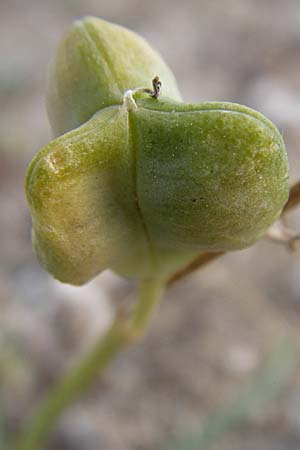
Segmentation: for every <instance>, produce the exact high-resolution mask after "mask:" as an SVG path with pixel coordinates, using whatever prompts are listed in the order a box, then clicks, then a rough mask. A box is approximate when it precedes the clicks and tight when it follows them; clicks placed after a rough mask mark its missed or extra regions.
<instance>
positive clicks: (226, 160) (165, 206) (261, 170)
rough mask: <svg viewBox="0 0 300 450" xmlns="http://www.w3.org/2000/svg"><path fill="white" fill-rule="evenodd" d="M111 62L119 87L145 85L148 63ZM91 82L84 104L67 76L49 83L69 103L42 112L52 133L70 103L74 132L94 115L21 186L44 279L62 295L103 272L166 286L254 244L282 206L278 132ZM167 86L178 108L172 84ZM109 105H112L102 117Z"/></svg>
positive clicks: (220, 110) (254, 121)
mask: <svg viewBox="0 0 300 450" xmlns="http://www.w3.org/2000/svg"><path fill="white" fill-rule="evenodd" d="M91 20H92V19H88V21H91ZM93 20H94V19H93ZM80 23H81V22H80ZM101 23H102V25H103V23H104V22H103V21H101ZM110 27H111V25H109V26H108V29H109V30H111V28H110ZM104 28H105V27H104ZM120 30H121V31H120V33H121V34H122V33H125V34H126V32H124V31H123V29H120ZM128 33H129V32H128ZM122 35H123V34H122ZM67 36H68V34H67ZM76 36H77V31H76V32H75V37H76ZM134 36H135V35H134ZM74 39H75V38H74ZM74 42H75V43H74V45H75V47H76V48H77V47H78V43H77V41H76V39H75V40H74ZM83 42H85V41H83ZM116 42H119V41H118V40H116ZM133 42H134V43H133V45H135V43H136V41H135V39H134V41H133ZM68 45H69V46H70V48H69V47H68V48H69V49H68V51H67V53H66V55H65V56H67V54H68V52H70V55H71V56H72V54H73V53H72V39H71V40H70V42H69V44H68ZM118 45H121V44H120V43H118V44H116V46H117V47H116V48H114V51H115V54H116V55H118V54H119V48H118ZM143 45H146V44H144V43H143ZM61 48H63V52H65V51H66V50H65V49H66V46H65V43H64V44H63V45H62V47H61ZM76 51H77V50H76ZM75 53H76V52H75ZM121 53H122V52H121ZM84 55H85V58H86V57H87V55H88V52H87V50H86V49H85V50H84ZM116 58H117V57H116ZM158 58H159V57H158ZM91 59H93V51H92V56H91ZM72 61H73V60H72ZM119 62H120V61H118V60H116V61H115V67H119V70H120V72H118V77H119V78H120V80H122V79H123V76H124V79H126V80H129V81H130V74H134V73H135V72H137V73H140V72H141V73H142V77H144V76H146V75H145V74H146V72H147V70H148V66H147V62H145V66H143V64H142V66H140V62H138V63H137V66H136V67H137V68H138V69H133V68H132V67H131V65H132V64H133V63H135V62H134V60H132V61H130V65H129V66H127V67H126V66H125V62H124V64H123V63H122V65H120V64H119ZM161 64H162V66H161V67H163V66H164V63H163V62H162V63H161ZM62 67H64V66H62ZM67 67H68V66H67ZM91 67H93V66H91ZM143 67H145V72H143V70H144V69H143ZM165 67H166V66H165ZM59 69H61V68H60V67H59ZM97 70H99V71H100V75H99V74H95V79H93V77H92V75H93V73H92V70H91V72H90V76H91V79H92V82H91V86H89V84H88V83H89V79H88V78H85V77H84V76H83V77H82V78H81V80H82V83H83V84H84V85H85V86H86V87H85V90H86V92H88V95H87V101H85V100H84V99H85V96H84V95H83V93H82V92H79V93H77V91H76V89H75V87H76V86H77V85H76V84H74V83H73V81H74V80H73V78H72V77H71V75H70V85H69V84H68V83H66V80H67V79H68V77H67V76H66V74H65V73H63V75H60V76H61V77H62V78H60V76H59V77H58V78H57V79H56V82H59V80H61V83H62V86H65V89H66V92H67V93H68V95H65V96H64V95H62V96H60V97H59V102H58V98H56V97H55V96H54V101H53V105H54V106H53V105H52V106H53V110H52V111H53V117H54V119H52V121H53V120H56V118H59V119H60V120H61V124H62V128H65V126H66V124H67V123H68V127H69V126H70V127H71V126H72V123H73V122H72V120H73V119H72V112H73V109H72V107H70V104H69V100H68V99H69V97H68V96H69V95H70V98H72V99H74V101H75V106H76V107H74V108H75V109H74V117H75V119H74V123H77V122H76V121H79V123H82V122H84V119H83V117H87V116H88V115H89V114H90V113H91V111H93V108H94V107H96V106H97V105H98V103H97V101H98V100H99V99H100V98H102V101H103V102H104V103H103V104H100V107H99V111H98V112H96V113H95V114H94V115H93V116H92V117H91V118H90V119H89V120H88V121H86V122H85V123H83V124H82V125H81V126H79V127H78V128H75V129H73V130H71V131H69V132H67V133H65V134H64V135H62V136H61V137H58V138H57V139H55V140H54V141H52V142H50V144H48V145H47V146H46V147H45V148H44V149H42V150H41V151H40V152H39V153H38V154H37V155H36V157H35V158H34V160H33V161H32V163H31V165H30V167H29V169H28V172H27V175H26V194H27V199H28V204H29V207H30V211H31V214H32V221H33V240H34V246H35V249H36V252H37V254H38V257H39V259H40V261H41V262H42V264H43V265H44V266H45V268H46V269H47V270H48V271H49V272H50V273H51V274H52V275H54V277H56V278H58V279H59V280H61V281H63V282H67V283H71V284H83V283H85V282H87V281H88V280H90V279H91V278H93V277H94V276H95V275H97V274H98V273H99V272H101V271H102V270H104V269H107V268H109V269H112V270H114V271H116V272H118V273H120V274H122V275H125V276H128V277H132V278H138V279H147V278H153V277H164V276H167V275H168V274H170V273H172V272H173V271H174V270H177V269H178V268H180V267H181V266H182V265H184V264H186V263H187V262H189V261H190V260H192V259H193V258H194V257H195V256H196V255H197V254H198V253H199V252H203V251H231V250H239V249H242V248H245V247H248V246H250V245H252V244H253V243H254V242H255V241H256V240H258V239H259V238H260V237H261V236H262V235H263V234H264V233H265V232H266V231H267V229H268V228H269V227H270V225H272V223H273V222H274V221H275V220H276V219H277V218H278V216H279V215H280V212H281V210H282V208H283V206H284V204H285V202H286V201H287V198H288V192H289V169H288V161H287V154H286V151H285V147H284V143H283V140H282V138H281V135H280V133H279V131H278V130H277V128H276V127H275V126H274V125H273V124H272V123H271V122H270V121H269V120H268V119H266V118H265V117H264V116H263V115H261V114H260V113H258V112H256V111H253V110H251V109H249V108H246V107H244V106H241V105H238V104H232V103H222V102H206V103H201V104H199V105H192V104H184V103H179V102H176V101H174V100H170V99H167V98H158V99H155V98H150V97H149V95H147V94H143V93H140V92H138V93H136V92H126V93H124V92H123V94H122V96H121V97H119V96H120V95H121V94H120V93H119V92H118V93H117V94H116V97H113V96H114V95H115V94H114V92H115V91H114V87H113V86H114V84H111V83H110V81H109V80H106V81H103V80H105V77H104V75H105V73H104V75H103V73H102V72H101V67H100V66H99V67H97ZM104 72H105V71H104ZM77 73H79V74H80V73H81V72H80V71H79V72H77ZM124 74H125V75H124ZM126 74H127V75H126ZM157 74H158V75H161V74H160V73H159V72H157ZM151 76H152V74H151ZM97 77H100V78H97ZM126 77H127V78H126ZM79 78H80V77H79ZM161 78H162V77H161ZM96 79H98V80H101V82H100V81H99V86H98V87H97V83H96V81H95V80H96ZM72 80H73V81H72ZM132 80H134V76H133V78H132ZM150 80H151V78H150ZM167 80H168V81H166V82H164V80H163V79H162V81H163V89H164V92H165V91H167V92H168V88H167V85H168V82H169V81H170V78H168V77H167ZM171 80H172V77H171ZM141 83H142V82H141ZM125 84H126V86H127V84H129V82H128V83H127V81H126V83H125ZM144 84H145V87H148V86H149V84H151V83H148V82H147V83H144ZM139 85H140V83H139V82H138V83H137V86H139ZM132 86H133V85H132ZM137 86H133V87H134V88H135V87H137ZM170 86H171V94H172V96H173V97H176V95H177V94H176V92H177V91H176V84H175V82H174V83H173V82H172V81H171V84H170ZM68 89H69V90H68ZM79 89H80V86H79ZM89 89H91V90H90V91H89ZM62 92H64V91H62ZM92 92H94V97H95V99H98V100H97V101H96V102H95V103H93V101H92V100H93V98H92V96H91V93H92ZM169 93H170V92H169ZM171 94H170V95H171ZM110 96H111V97H110ZM109 98H114V100H113V102H116V104H115V103H114V104H113V105H112V106H108V105H109V103H107V104H106V103H105V102H108V101H109V100H108V99H109ZM103 99H105V101H104V100H103ZM81 102H82V105H81ZM101 105H102V106H101ZM104 106H105V107H104ZM55 111H56V112H55ZM79 113H82V117H81V118H80V119H79V116H80V114H79ZM56 115H57V116H56ZM71 119H72V120H71ZM59 122H60V121H59V120H58V125H59Z"/></svg>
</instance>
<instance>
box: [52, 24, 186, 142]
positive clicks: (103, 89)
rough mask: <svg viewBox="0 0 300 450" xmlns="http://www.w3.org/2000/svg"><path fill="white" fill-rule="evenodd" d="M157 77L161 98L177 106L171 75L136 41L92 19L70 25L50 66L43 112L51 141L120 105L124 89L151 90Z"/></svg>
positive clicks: (128, 33)
mask: <svg viewBox="0 0 300 450" xmlns="http://www.w3.org/2000/svg"><path fill="white" fill-rule="evenodd" d="M157 74H159V76H160V77H161V79H162V80H164V95H165V96H167V97H170V98H172V99H174V100H181V97H180V94H179V91H178V88H177V84H176V80H175V78H174V75H173V74H172V72H171V70H170V69H169V67H168V66H167V64H166V63H165V62H164V60H163V59H162V57H161V56H160V55H159V54H158V53H157V52H156V51H155V50H153V49H152V48H151V47H150V45H149V44H148V43H147V42H146V41H145V40H144V39H143V38H142V37H140V36H139V35H137V34H136V33H134V32H132V31H129V30H127V29H126V28H124V27H121V26H119V25H115V24H111V23H109V22H106V21H104V20H101V19H98V18H95V17H86V18H84V19H82V20H78V21H76V22H75V23H74V24H73V25H72V26H71V28H70V29H69V30H68V31H67V32H66V34H65V36H64V38H63V39H62V41H61V42H60V44H59V46H58V49H57V51H56V54H55V56H54V58H53V61H52V62H51V64H50V70H49V80H48V92H47V110H48V116H49V120H50V124H51V127H52V130H53V133H54V135H55V136H60V135H61V134H63V133H65V132H66V131H69V130H72V129H73V128H76V127H78V126H79V125H82V124H83V123H84V122H86V121H87V120H88V119H89V118H90V117H91V116H92V115H93V114H94V113H95V112H97V111H99V109H102V108H105V107H107V106H111V105H119V104H121V103H122V98H123V94H124V92H125V91H126V90H128V89H135V88H137V87H139V86H142V87H149V88H151V80H152V79H153V78H154V77H155V76H156V75H157Z"/></svg>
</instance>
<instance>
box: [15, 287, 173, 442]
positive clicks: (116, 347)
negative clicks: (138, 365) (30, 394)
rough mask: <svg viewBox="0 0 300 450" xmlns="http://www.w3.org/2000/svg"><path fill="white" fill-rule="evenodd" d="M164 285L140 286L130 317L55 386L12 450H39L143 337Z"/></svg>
mask: <svg viewBox="0 0 300 450" xmlns="http://www.w3.org/2000/svg"><path fill="white" fill-rule="evenodd" d="M164 286H165V283H164V282H163V281H162V280H146V281H142V282H141V283H140V285H139V287H138V298H137V302H136V304H135V306H134V309H133V311H132V314H131V315H130V316H129V317H125V316H123V317H120V316H118V317H117V318H116V319H115V321H114V322H113V324H112V326H111V327H110V329H109V330H108V331H107V332H106V334H105V335H104V336H103V337H101V339H100V340H99V341H98V342H97V343H96V345H95V346H94V348H93V349H92V350H91V351H90V353H89V354H88V355H87V356H86V357H85V358H84V359H83V361H82V362H81V363H80V364H79V366H78V367H77V368H75V369H73V370H72V371H71V373H70V374H68V375H66V376H65V377H64V378H63V380H62V381H61V382H59V383H58V385H57V386H56V387H54V389H53V390H52V392H50V393H49V394H48V396H47V398H46V399H45V400H44V402H43V403H42V405H41V406H40V408H39V409H38V410H37V412H36V414H35V415H34V417H33V418H32V420H31V421H30V422H29V423H28V425H27V426H26V427H25V429H24V432H23V434H22V435H21V436H20V439H19V441H18V442H17V444H16V445H15V447H13V449H14V450H41V447H42V446H43V443H44V442H45V440H46V439H47V437H48V435H49V434H50V432H51V431H52V429H53V428H54V426H55V424H56V422H57V421H58V419H59V417H60V416H61V414H62V413H63V412H64V411H65V410H66V409H67V408H68V406H69V405H71V404H72V403H73V402H74V400H76V398H77V397H78V396H79V395H80V394H82V393H83V392H84V391H85V390H86V389H87V388H88V387H89V386H90V385H91V384H92V383H93V382H94V381H95V380H96V379H97V378H98V377H99V375H101V373H102V372H103V370H104V369H105V368H106V367H107V365H108V364H109V363H110V362H111V361H112V360H113V358H114V357H115V356H116V355H118V354H119V353H120V352H121V351H122V350H123V349H124V348H125V347H127V346H128V345H129V344H131V343H133V342H134V341H135V340H136V339H138V338H139V337H140V336H141V335H142V334H143V332H144V330H145V327H146V325H147V324H148V321H149V319H150V317H151V313H152V311H153V310H154V308H155V306H156V304H157V302H158V300H159V299H160V297H161V295H162V293H163V291H164Z"/></svg>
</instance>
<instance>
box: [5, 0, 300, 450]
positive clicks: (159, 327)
mask: <svg viewBox="0 0 300 450" xmlns="http://www.w3.org/2000/svg"><path fill="white" fill-rule="evenodd" d="M83 15H96V16H100V17H102V18H104V19H107V20H109V21H113V22H116V23H119V24H121V25H124V26H127V27H129V28H131V29H133V30H135V31H137V32H138V33H140V34H141V35H142V36H144V37H145V38H146V39H147V40H148V41H149V42H150V44H152V45H153V46H154V47H155V48H156V49H157V50H158V51H160V52H161V54H162V55H163V56H164V57H165V59H166V60H167V62H168V63H169V65H170V66H171V68H172V69H173V71H174V72H175V74H176V76H177V79H178V82H179V86H180V88H181V91H182V93H183V96H184V98H185V99H186V100H187V101H192V102H200V101H202V100H227V101H234V102H239V103H242V104H246V105H248V106H250V107H253V108H255V109H258V110H260V111H261V112H263V113H264V114H265V115H266V116H267V117H269V118H270V119H271V120H273V121H274V122H275V123H276V125H277V126H278V127H279V129H280V131H281V132H282V134H283V136H284V139H285V143H286V146H287V149H288V154H289V159H290V164H291V176H292V180H293V181H295V180H296V179H297V178H298V179H299V178H300V170H299V169H300V156H299V155H300V3H299V0H285V1H283V0H192V1H188V0H187V1H186V2H183V1H182V0H164V1H157V0H152V1H151V2H150V1H149V2H146V1H138V0H84V1H83V0H51V1H50V0H48V1H41V0H26V1H22V0H0V106H1V107H0V111H1V112H0V137H1V138H0V440H1V442H2V445H3V442H4V440H5V439H7V438H8V437H10V436H12V435H14V434H15V433H16V432H17V431H18V430H19V429H20V426H21V424H22V423H23V422H24V420H25V419H26V417H29V415H30V414H31V413H32V411H33V410H34V407H35V406H36V405H37V404H38V401H39V399H40V398H41V397H42V396H43V394H44V393H45V392H46V391H47V390H48V389H49V388H50V386H52V385H53V383H54V382H55V380H56V379H58V378H59V376H60V375H61V374H62V373H63V372H64V371H65V370H67V368H68V367H70V366H71V365H72V364H74V363H76V361H78V359H79V358H80V356H82V355H83V354H84V353H85V352H86V351H87V350H88V349H89V348H90V347H91V345H92V343H93V342H94V340H95V338H96V337H97V336H98V335H99V333H101V332H103V330H105V328H106V327H107V326H108V324H109V322H110V320H111V318H112V316H113V314H114V310H115V308H116V306H117V305H118V303H119V302H121V301H122V299H124V298H125V297H126V296H127V295H129V294H130V293H131V292H132V291H133V286H132V284H131V283H130V282H128V281H126V280H122V279H120V278H118V277H117V276H115V275H113V274H110V273H108V272H107V273H103V274H102V275H101V276H99V277H98V278H97V279H95V280H94V281H93V282H91V283H90V284H88V285H87V286H85V287H82V288H72V287H70V286H66V285H62V284H60V283H58V282H56V281H54V280H53V279H52V278H51V277H50V276H48V275H47V273H45V272H44V271H43V269H42V268H41V267H40V266H39V265H38V262H37V260H36V258H35V256H34V254H33V251H32V248H31V242H30V227H31V225H30V217H29V213H28V210H27V207H26V203H25V199H24V192H23V179H24V174H25V170H26V167H27V165H28V163H29V162H30V160H31V158H32V157H33V155H34V154H35V153H36V152H37V151H38V150H39V149H40V148H41V147H42V146H43V145H45V144H46V143H47V142H48V141H49V140H50V130H49V126H48V122H47V117H46V112H45V104H44V95H45V79H46V72H47V64H48V62H49V59H50V58H51V57H52V55H53V53H54V50H55V47H56V45H57V43H58V41H59V39H60V37H61V36H62V33H63V32H64V30H65V29H66V28H67V27H68V26H69V25H70V24H71V22H72V21H73V20H75V19H76V18H79V17H81V16H83ZM297 223H298V224H299V228H300V221H299V217H296V218H294V223H293V224H294V226H296V225H297ZM299 274H300V251H299V252H298V253H295V254H291V253H289V252H288V251H287V249H286V248H284V247H283V246H280V245H274V244H271V243H269V242H260V243H258V244H257V245H256V246H254V247H253V248H250V249H248V250H246V251H242V252H237V253H232V254H229V255H226V256H225V257H223V258H222V259H220V260H218V261H216V262H214V263H212V264H211V265H210V266H208V267H207V268H205V269H204V270H202V271H201V272H199V273H196V274H194V275H192V276H191V277H189V278H187V279H185V280H184V281H182V282H178V283H177V284H176V285H174V286H173V287H171V288H170V289H169V291H168V293H167V295H166V297H165V299H164V301H163V303H162V305H161V307H160V309H159V312H158V313H157V314H156V317H155V320H154V321H153V322H152V325H151V327H150V330H149V332H148V335H147V337H146V338H145V339H144V341H143V342H142V343H140V344H139V345H137V346H135V347H134V348H132V349H130V350H128V351H126V352H125V353H124V354H123V355H122V356H120V357H118V358H117V360H116V361H115V362H114V363H113V365H112V366H111V367H110V368H109V369H108V370H107V371H106V373H105V376H104V377H102V379H101V380H99V383H98V384H97V385H95V386H94V387H93V388H92V389H91V390H90V391H89V392H88V393H87V394H86V395H85V396H84V397H83V398H81V399H80V400H79V401H78V402H77V403H76V404H75V406H74V407H73V408H72V409H71V410H69V411H68V412H67V413H66V414H64V416H63V417H62V419H61V420H60V423H59V426H58V427H57V428H56V431H55V432H54V433H53V435H52V437H51V439H50V440H49V442H48V444H47V449H48V450H50V449H51V450H96V449H106V450H129V449H130V450H146V449H147V450H152V449H153V450H154V449H158V448H164V446H166V445H169V444H170V442H174V440H175V441H177V440H178V439H180V438H181V437H182V436H184V435H189V434H191V433H194V432H198V431H199V430H201V427H203V426H204V424H205V423H206V420H207V417H211V415H210V414H211V413H214V412H216V411H218V410H220V408H225V411H226V409H227V406H226V405H228V404H230V402H231V399H232V398H235V397H236V395H238V392H239V391H240V389H243V386H244V385H245V383H248V380H251V379H252V378H253V377H254V376H257V375H256V374H257V372H259V370H260V368H261V366H262V365H263V364H264V361H265V360H266V358H268V355H269V354H271V353H273V352H274V351H275V352H276V349H277V348H278V347H279V346H280V345H281V344H280V343H281V341H282V339H289V338H290V341H291V343H292V344H291V345H293V343H296V342H297V339H300V275H299ZM286 345H287V348H289V345H290V344H286ZM280 358H282V364H281V365H280V364H279V368H281V369H282V368H285V367H286V365H288V363H287V361H286V352H285V351H282V355H281V356H280ZM299 365H300V364H298V365H297V363H296V365H295V368H294V369H293V368H292V369H291V370H290V372H288V375H287V376H286V378H285V379H284V382H283V384H282V386H281V388H280V389H279V390H278V392H277V391H276V389H277V388H276V386H277V385H276V383H277V382H279V381H278V380H277V378H276V377H277V370H278V376H279V372H280V370H279V369H278V367H277V369H274V374H273V379H272V380H271V381H269V384H270V383H271V384H272V383H273V384H274V386H275V391H276V393H275V394H274V395H271V398H270V399H269V400H268V401H264V402H262V405H260V406H259V407H257V408H255V409H254V410H253V411H252V412H251V414H247V415H246V416H247V417H245V418H244V420H243V421H241V422H240V423H239V424H238V423H235V422H234V420H233V425H234V426H233V427H231V429H230V430H228V431H227V432H226V433H223V434H222V435H221V436H220V437H219V439H217V440H215V441H214V442H212V444H211V445H210V446H207V447H203V448H209V449H218V450H229V449H230V450H235V449H236V450H241V449H242V450H254V449H256V450H257V449H260V450H277V449H278V450H281V449H285V450H299V448H300V377H299V372H298V370H297V369H298V367H299ZM271 387H272V386H271ZM268 388H270V386H268ZM263 394H264V389H262V392H261V394H259V397H261V396H262V397H263ZM224 405H225V406H224ZM225 422H226V421H225ZM225 428H226V427H225ZM199 445H200V444H199ZM0 448H1V444H0ZM199 448H200V447H199ZM201 448H202V447H201Z"/></svg>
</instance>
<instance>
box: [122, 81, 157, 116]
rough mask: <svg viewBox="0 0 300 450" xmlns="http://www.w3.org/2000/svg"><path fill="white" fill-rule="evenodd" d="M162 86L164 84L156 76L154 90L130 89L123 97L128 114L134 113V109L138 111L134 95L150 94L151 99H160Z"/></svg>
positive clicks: (153, 83)
mask: <svg viewBox="0 0 300 450" xmlns="http://www.w3.org/2000/svg"><path fill="white" fill-rule="evenodd" d="M161 86H162V82H161V81H160V79H159V77H158V76H156V77H154V78H153V80H152V87H153V89H149V88H141V87H139V88H136V89H128V90H127V91H126V92H125V93H124V96H123V106H124V107H125V108H126V110H127V111H128V112H130V111H133V110H134V109H137V105H136V102H135V100H134V97H133V96H134V94H137V93H140V94H149V95H150V97H152V98H155V99H158V97H159V96H160V94H161Z"/></svg>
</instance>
